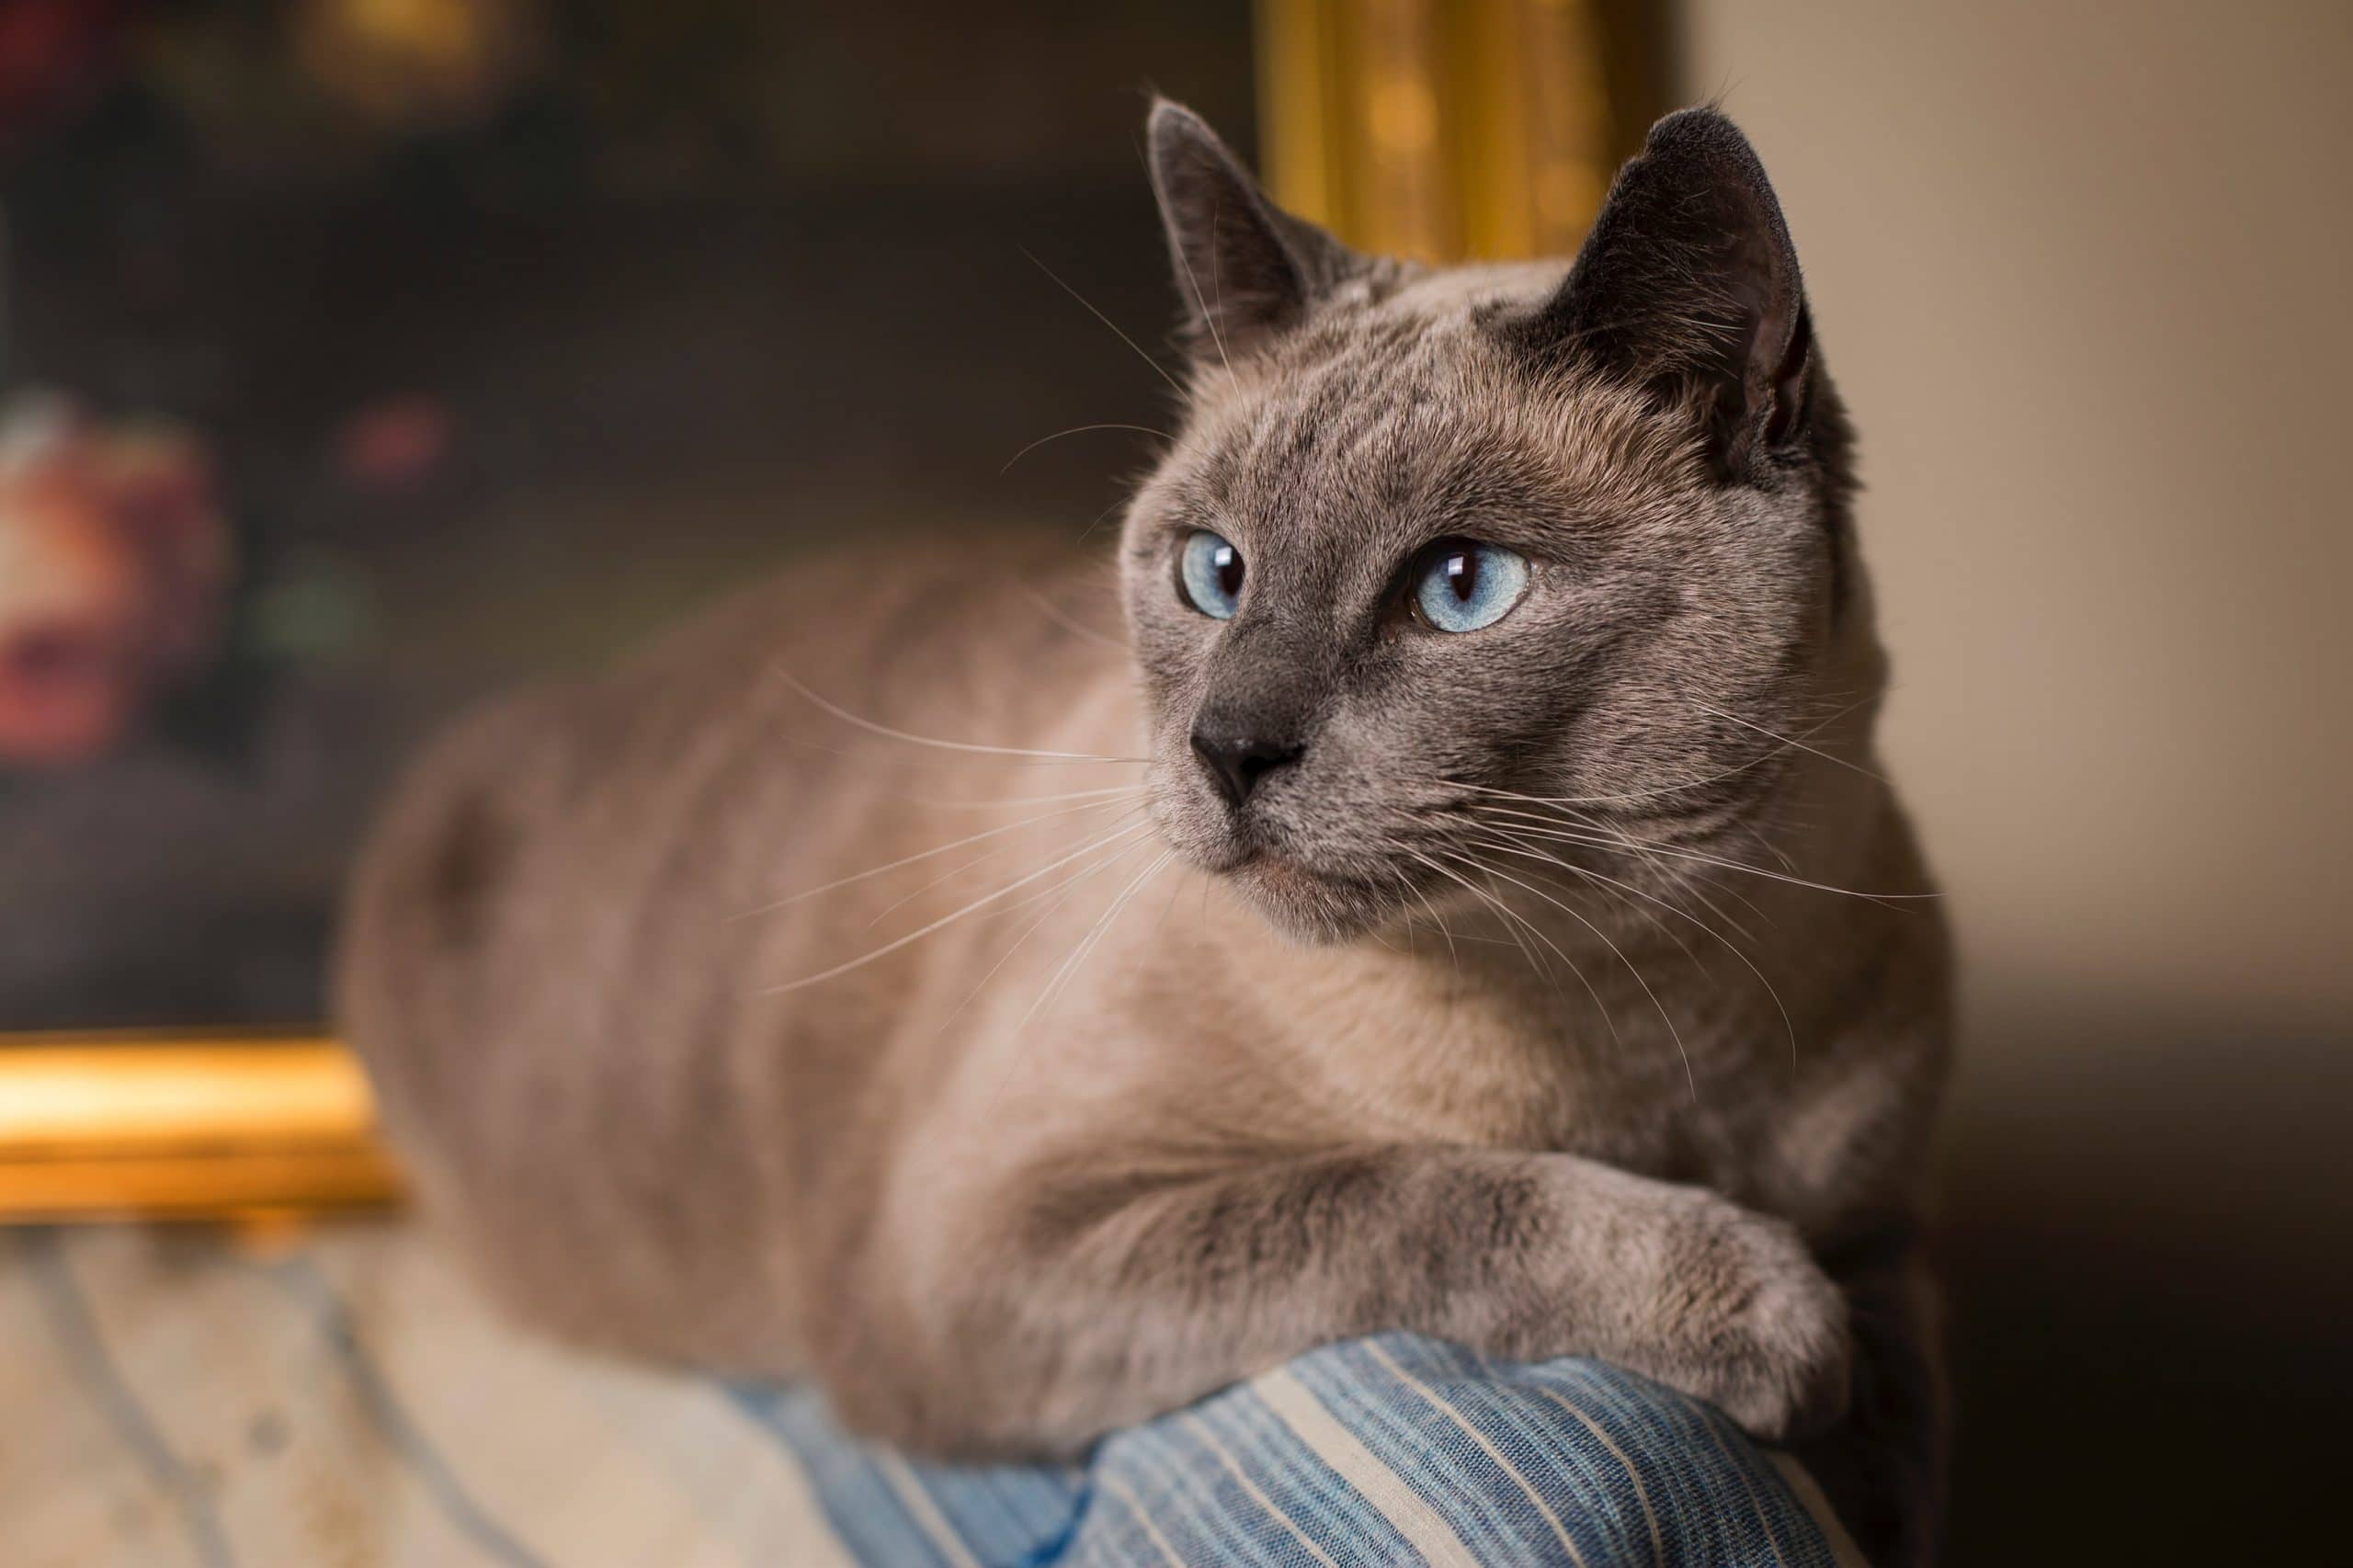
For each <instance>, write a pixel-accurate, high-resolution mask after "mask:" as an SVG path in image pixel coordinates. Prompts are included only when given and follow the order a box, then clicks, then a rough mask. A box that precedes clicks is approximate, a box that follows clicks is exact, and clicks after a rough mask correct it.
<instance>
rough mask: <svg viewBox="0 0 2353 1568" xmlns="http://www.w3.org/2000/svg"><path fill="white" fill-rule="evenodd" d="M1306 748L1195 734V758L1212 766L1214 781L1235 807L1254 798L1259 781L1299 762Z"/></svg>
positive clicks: (1248, 739)
mask: <svg viewBox="0 0 2353 1568" xmlns="http://www.w3.org/2000/svg"><path fill="white" fill-rule="evenodd" d="M1306 749H1307V748H1305V747H1304V746H1301V745H1297V744H1293V743H1291V742H1289V741H1267V740H1259V739H1256V738H1253V737H1248V736H1245V737H1241V738H1238V739H1227V738H1223V737H1221V736H1215V735H1211V734H1206V733H1203V732H1201V731H1199V730H1196V731H1194V732H1193V755H1194V756H1198V757H1199V758H1200V759H1201V760H1202V761H1203V762H1204V763H1206V764H1208V765H1209V770H1210V777H1211V778H1214V779H1216V780H1217V782H1218V787H1219V788H1220V789H1222V790H1224V791H1225V798H1226V799H1227V800H1229V801H1233V803H1234V804H1235V805H1237V806H1238V805H1240V804H1241V803H1242V802H1243V801H1246V800H1248V799H1249V798H1250V791H1251V790H1252V789H1253V788H1255V787H1256V784H1257V782H1258V780H1259V779H1261V778H1265V777H1266V776H1267V774H1269V773H1272V772H1273V771H1274V770H1275V769H1276V768H1278V767H1283V766H1284V765H1286V764H1288V763H1293V762H1297V761H1298V760H1299V754H1300V753H1301V752H1302V751H1304V750H1306Z"/></svg>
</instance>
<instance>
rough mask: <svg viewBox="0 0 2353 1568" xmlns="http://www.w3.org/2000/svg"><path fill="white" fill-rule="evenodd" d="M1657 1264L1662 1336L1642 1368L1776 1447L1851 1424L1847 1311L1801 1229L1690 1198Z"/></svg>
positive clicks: (1706, 1198)
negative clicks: (1842, 1421)
mask: <svg viewBox="0 0 2353 1568" xmlns="http://www.w3.org/2000/svg"><path fill="white" fill-rule="evenodd" d="M1660 1261H1661V1262H1662V1264H1663V1266H1664V1267H1663V1269H1662V1276H1663V1277H1662V1278H1661V1279H1660V1280H1659V1281H1658V1287H1657V1289H1658V1299H1657V1308H1658V1315H1657V1317H1656V1318H1655V1319H1654V1335H1653V1336H1652V1338H1651V1343H1650V1344H1649V1345H1648V1346H1645V1347H1644V1350H1645V1351H1646V1352H1647V1354H1639V1355H1637V1357H1636V1358H1634V1361H1635V1364H1636V1366H1637V1369H1639V1370H1643V1371H1646V1372H1648V1373H1649V1374H1650V1375H1652V1376H1654V1377H1656V1378H1658V1379H1659V1380H1660V1381H1663V1382H1665V1383H1668V1384H1671V1385H1673V1386H1674V1387H1676V1388H1679V1389H1681V1390H1683V1391H1684V1392H1687V1393H1689V1394H1693V1395H1695V1396H1697V1397H1699V1398H1700V1399H1704V1400H1706V1401H1707V1402H1708V1403H1711V1404H1713V1405H1715V1406H1716V1407H1717V1408H1718V1409H1720V1410H1722V1411H1723V1413H1724V1414H1725V1415H1729V1416H1731V1417H1732V1418H1733V1420H1734V1421H1736V1422H1738V1423H1739V1424H1740V1425H1741V1426H1742V1427H1743V1428H1744V1429H1745V1430H1746V1431H1747V1432H1749V1433H1750V1434H1751V1435H1752V1436H1755V1437H1760V1438H1763V1439H1766V1440H1768V1441H1773V1442H1779V1441H1783V1440H1786V1439H1789V1438H1792V1437H1801V1436H1804V1435H1806V1434H1809V1433H1813V1432H1818V1431H1820V1430H1822V1429H1823V1428H1824V1427H1826V1426H1831V1425H1832V1424H1834V1423H1835V1422H1836V1421H1837V1420H1838V1419H1839V1418H1840V1417H1841V1416H1843V1415H1845V1414H1846V1412H1847V1397H1848V1377H1849V1373H1850V1369H1851V1363H1852V1358H1853V1341H1852V1339H1851V1337H1850V1336H1849V1334H1848V1331H1847V1300H1846V1297H1845V1296H1844V1294H1842V1293H1841V1292H1840V1290H1839V1289H1838V1287H1837V1286H1836V1285H1834V1284H1832V1283H1831V1281H1830V1278H1829V1276H1827V1275H1825V1274H1824V1273H1823V1271H1822V1269H1821V1267H1820V1266H1819V1265H1817V1264H1816V1263H1815V1262H1814V1261H1813V1256H1812V1255H1811V1254H1810V1253H1809V1252H1808V1251H1807V1250H1806V1246H1805V1243H1804V1242H1803V1241H1802V1240H1801V1239H1800V1238H1799V1236H1798V1233H1797V1232H1796V1231H1795V1230H1793V1229H1791V1228H1790V1226H1789V1225H1787V1224H1785V1223H1784V1222H1782V1221H1779V1220H1775V1219H1771V1218H1768V1217H1767V1216H1765V1215H1762V1214H1756V1213H1752V1212H1751V1211H1749V1210H1745V1209H1742V1208H1739V1207H1738V1206H1736V1205H1734V1204H1732V1203H1728V1202H1725V1201H1724V1200H1723V1199H1720V1198H1716V1197H1714V1196H1712V1195H1709V1194H1693V1195H1692V1200H1691V1201H1690V1203H1689V1205H1688V1207H1687V1208H1685V1209H1684V1210H1683V1211H1682V1212H1681V1213H1679V1214H1677V1216H1676V1217H1675V1223H1674V1224H1673V1225H1672V1226H1671V1227H1670V1230H1669V1233H1668V1236H1667V1244H1666V1246H1665V1248H1664V1249H1663V1254H1662V1256H1661V1260H1660ZM1643 1361H1648V1362H1649V1363H1650V1365H1648V1366H1643V1365H1641V1363H1642V1362H1643Z"/></svg>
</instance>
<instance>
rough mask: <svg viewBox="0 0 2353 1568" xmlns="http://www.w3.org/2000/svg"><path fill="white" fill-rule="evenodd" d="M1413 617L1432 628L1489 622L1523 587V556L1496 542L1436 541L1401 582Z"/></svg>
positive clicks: (1504, 610) (1506, 610)
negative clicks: (1407, 580)
mask: <svg viewBox="0 0 2353 1568" xmlns="http://www.w3.org/2000/svg"><path fill="white" fill-rule="evenodd" d="M1406 592H1407V595H1408V600H1407V602H1408V603H1409V604H1411V605H1412V607H1413V610H1414V615H1415V619H1418V620H1420V621H1421V623H1422V624H1423V625H1425V626H1427V627H1429V628H1431V629H1432V630H1434V631H1478V630H1479V629H1480V628H1481V627H1483V626H1493V625H1494V624H1495V622H1497V621H1498V620H1501V619H1503V618H1504V617H1505V615H1506V614H1507V613H1509V611H1510V609H1511V607H1512V606H1514V605H1516V604H1518V602H1519V601H1520V599H1521V597H1523V596H1524V595H1526V594H1527V592H1528V558H1527V557H1526V556H1524V555H1522V554H1520V553H1519V552H1518V551H1516V550H1506V549H1505V548H1504V547H1503V546H1502V545H1499V544H1482V543H1480V542H1479V541H1478V540H1468V539H1447V540H1438V543H1436V544H1434V545H1432V546H1431V547H1430V548H1429V549H1428V550H1427V551H1423V552H1422V558H1421V564H1420V566H1419V567H1418V569H1417V570H1416V571H1415V575H1414V579H1413V581H1412V583H1411V584H1410V585H1408V587H1407V590H1406Z"/></svg>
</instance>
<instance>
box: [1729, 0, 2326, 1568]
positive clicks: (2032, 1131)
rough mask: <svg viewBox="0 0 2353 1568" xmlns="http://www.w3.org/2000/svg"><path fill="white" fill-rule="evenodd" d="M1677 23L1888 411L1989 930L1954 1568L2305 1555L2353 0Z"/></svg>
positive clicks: (1948, 839)
mask: <svg viewBox="0 0 2353 1568" xmlns="http://www.w3.org/2000/svg"><path fill="white" fill-rule="evenodd" d="M1683 20H1684V25H1685V38H1684V42H1685V46H1686V59H1687V61H1688V74H1687V77H1686V82H1685V92H1686V96H1687V97H1692V98H1699V97H1710V96H1719V97H1722V101H1723V103H1724V105H1725V107H1726V108H1728V109H1729V110H1730V111H1731V112H1732V114H1733V116H1734V117H1735V118H1736V119H1739V120H1740V121H1741V123H1742V124H1743V125H1745V127H1746V128H1747V129H1748V131H1749V132H1750V134H1751V135H1752V136H1753V137H1754V138H1755V139H1756V143H1757V145H1758V148H1759V150H1760V151H1761V152H1762V153H1763V155H1764V158H1765V162H1766V165H1767V166H1768V168H1769V169H1770V170H1771V171H1772V174H1773V177H1774V179H1775V181H1776V183H1777V184H1778V185H1779V188H1780V191H1781V195H1782V199H1783V201H1784V203H1785V205H1786V206H1787V208H1788V210H1789V215H1790V227H1791V229H1792V230H1793V232H1794V233H1795V235H1796V238H1797V244H1798V251H1799V255H1800V256H1801V258H1802V261H1803V263H1804V266H1805V270H1806V276H1807V280H1808V282H1809V284H1810V285H1811V287H1812V290H1813V300H1814V306H1815V310H1816V312H1817V319H1818V324H1819V327H1820V332H1821V336H1822V341H1823V343H1824V347H1825V349H1826V351H1827V354H1828V358H1829V363H1830V365H1831V367H1832V369H1834V371H1835V372H1836V375H1837V378H1838V381H1839V382H1840V384H1841V386H1842V387H1843V389H1844V390H1845V392H1846V394H1847V399H1848V401H1849V403H1851V404H1852V405H1853V407H1854V410H1855V414H1856V417H1857V420H1858V423H1859V426H1860V429H1861V432H1862V457H1863V470H1864V476H1865V479H1866V481H1867V482H1868V483H1869V486H1870V488H1869V492H1868V494H1867V495H1866V497H1865V503H1864V508H1863V514H1862V526H1863V530H1864V536H1865V548H1866V551H1867V552H1868V555H1869V557H1870V562H1871V564H1872V567H1873V569H1874V572H1875V574H1876V576H1877V578H1878V582H1879V585H1880V590H1881V610H1882V619H1883V622H1884V627H1885V631H1886V635H1887V638H1888V641H1889V642H1890V644H1891V646H1892V648H1893V653H1894V655H1895V669H1896V682H1897V684H1896V689H1895V692H1894V695H1893V700H1892V703H1891V706H1890V711H1889V720H1888V732H1887V740H1888V751H1889V755H1890V762H1891V765H1892V766H1893V768H1894V769H1895V771H1896V773H1897V775H1898V777H1899V778H1900V781H1901V782H1902V783H1903V785H1904V790H1905V791H1906V793H1907V795H1908V796H1909V798H1910V800H1911V801H1912V802H1913V804H1914V806H1915V810H1916V812H1917V813H1918V815H1919V817H1920V818H1921V821H1922V824H1923V826H1924V829H1925V832H1926V835H1927V841H1928V846H1929V849H1930V852H1931V853H1932V854H1933V855H1934V857H1935V858H1936V860H1937V862H1938V867H1939V869H1941V871H1942V873H1943V876H1944V879H1945V881H1946V884H1947V885H1948V887H1949V889H1950V890H1951V892H1952V894H1953V898H1954V904H1953V908H1954V912H1955V914H1956V915H1957V916H1958V920H1959V925H1960V928H1961V936H1962V957H1963V963H1964V968H1963V971H1962V974H1963V1002H1964V1013H1963V1021H1964V1026H1965V1027H1964V1030H1963V1041H1962V1056H1961V1072H1960V1074H1959V1077H1958V1081H1957V1083H1956V1085H1955V1089H1956V1092H1955V1094H1954V1096H1953V1104H1952V1114H1951V1116H1950V1117H1949V1119H1948V1135H1947V1138H1946V1140H1945V1146H1944V1154H1945V1159H1944V1162H1943V1164H1944V1182H1943V1193H1942V1198H1941V1204H1940V1215H1941V1218H1940V1221H1939V1224H1938V1232H1937V1239H1936V1242H1935V1246H1936V1248H1937V1250H1938V1253H1939V1255H1940V1256H1941V1258H1942V1261H1943V1273H1944V1277H1945V1279H1946V1282H1947V1287H1948V1294H1949V1300H1950V1301H1951V1303H1952V1309H1953V1310H1952V1323H1953V1329H1952V1334H1951V1336H1950V1338H1951V1345H1952V1350H1953V1355H1954V1363H1955V1382H1956V1388H1957V1392H1958V1395H1959V1402H1960V1439H1961V1440H1960V1446H1959V1449H1958V1450H1957V1454H1958V1460H1957V1468H1956V1471H1955V1478H1954V1479H1955V1493H1954V1503H1955V1507H1954V1517H1953V1531H1952V1548H1953V1550H1952V1553H1951V1558H1950V1561H1951V1562H1955V1563H1961V1564H1966V1563H1974V1562H2069V1561H2073V1562H2125V1561H2132V1562H2184V1561H2193V1560H2194V1561H2201V1562H2203V1561H2213V1562H2290V1561H2306V1560H2312V1558H2311V1552H2312V1548H2311V1545H2310V1542H2311V1540H2315V1539H2318V1540H2335V1539H2336V1527H2335V1525H2334V1524H2333V1523H2331V1522H2329V1521H2326V1520H2325V1519H2323V1518H2322V1517H2320V1516H2321V1514H2322V1512H2323V1510H2322V1507H2321V1506H2320V1501H2319V1500H2320V1499H2322V1498H2325V1497H2326V1496H2330V1495H2334V1494H2335V1490H2336V1488H2337V1487H2338V1485H2339V1484H2340V1479H2341V1478H2339V1477H2337V1476H2336V1473H2335V1471H2334V1468H2333V1464H2332V1462H2331V1461H2329V1460H2325V1459H2324V1458H2323V1456H2325V1455H2328V1454H2332V1453H2334V1452H2335V1451H2336V1450H2338V1449H2341V1439H2342V1436H2343V1434H2342V1429H2341V1420H2342V1415H2343V1412H2344V1410H2345V1409H2346V1408H2347V1406H2348V1403H2353V1338H2348V1336H2347V1332H2346V1324H2347V1323H2348V1322H2353V1274H2348V1270H2347V1267H2346V1259H2347V1257H2353V1177H2348V1176H2347V1168H2348V1166H2347V1159H2346V1156H2345V1153H2344V1151H2345V1149H2346V1147H2347V1142H2348V1141H2353V961H2348V960H2353V896H2349V895H2348V882H2349V881H2353V853H2348V847H2347V846H2348V843H2349V842H2353V827H2348V823H2347V818H2348V815H2349V814H2353V722H2348V711H2353V700H2348V694H2347V676H2348V675H2353V635H2349V634H2348V623H2353V615H2348V611H2347V604H2348V599H2349V598H2353V506H2348V505H2347V497H2348V496H2353V6H2347V5H2344V4H2342V3H2338V4H2333V5H2322V4H2313V5H2288V4H2268V5H2237V4H2231V3H2228V0H2213V3H2211V4H2208V5H2202V6H2180V5H2172V4H2165V5H2159V4H2142V3H2137V0H2136V3H2131V4H2121V3H2120V4H2112V5H2092V4H2087V3H2080V0H2058V3H2052V4H2036V3H2033V0H1976V3H1974V4H1958V3H1956V4H1948V5H1927V4H1892V3H1889V0H1686V5H1685V7H1684V17H1683ZM2188 1411H2195V1412H2196V1413H2197V1419H2196V1420H2195V1421H2194V1422H2188V1421H2186V1418H2185V1414H2184V1413H2185V1412H2188ZM2193 1433H2194V1434H2196V1435H2195V1436H2193V1435H2192V1434H2193ZM2153 1499H2154V1500H2156V1503H2155V1506H2152V1500H2153ZM2323 1527H2325V1529H2324V1528H2323ZM2315 1531H2320V1532H2321V1533H2319V1534H2318V1535H2315V1533H2314V1532H2315ZM2323 1554H2324V1555H2325V1551H2324V1553H2323Z"/></svg>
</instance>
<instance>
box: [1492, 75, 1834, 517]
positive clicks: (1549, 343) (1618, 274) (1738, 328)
mask: <svg viewBox="0 0 2353 1568" xmlns="http://www.w3.org/2000/svg"><path fill="white" fill-rule="evenodd" d="M1515 335H1518V336H1520V337H1521V338H1522V340H1523V341H1524V342H1526V343H1527V344H1528V345H1529V347H1531V348H1532V349H1533V350H1535V351H1536V352H1537V353H1539V354H1540V355H1542V356H1544V357H1546V358H1552V359H1566V360H1568V361H1571V362H1574V363H1578V364H1582V365H1586V366H1590V367H1594V368H1597V369H1601V370H1602V371H1603V372H1605V373H1607V374H1610V375H1613V376H1615V377H1617V378H1619V379H1621V380H1627V381H1634V382H1636V383H1638V384H1640V385H1643V386H1644V387H1647V388H1654V389H1657V390H1659V391H1661V392H1665V393H1667V394H1668V395H1677V396H1686V397H1696V398H1697V399H1699V402H1700V404H1701V407H1702V408H1703V410H1704V412H1705V414H1706V416H1707V418H1708V420H1709V423H1710V428H1711V440H1712V442H1713V444H1714V446H1715V450H1716V455H1717V458H1718V460H1719V461H1720V462H1721V464H1722V467H1723V470H1724V472H1727V473H1729V474H1742V473H1745V472H1749V471H1750V470H1751V468H1752V466H1753V465H1754V464H1755V463H1756V462H1757V461H1759V460H1763V459H1767V458H1769V457H1770V456H1771V455H1773V454H1775V453H1777V452H1780V451H1786V450H1789V449H1791V448H1793V447H1794V446H1795V445H1796V444H1797V443H1798V442H1799V441H1800V439H1801V437H1802V436H1803V434H1804V431H1805V426H1806V418H1807V415H1808V412H1809V410H1808V408H1807V395H1806V394H1807V391H1808V387H1809V383H1810V381H1811V376H1812V370H1813V327H1812V324H1811V322H1810V321H1809V319H1808V316H1807V312H1806V303H1805V287H1804V283H1803V281H1802V279H1801V278H1800V277H1799V274H1798V254H1797V250H1796V248H1795V247H1794V246H1792V245H1791V244H1790V231H1789V226H1788V224H1787V223H1785V222H1783V221H1782V218H1781V204H1780V202H1779V200H1777V199H1775V198H1774V195H1773V187H1772V185H1771V183H1770V182H1768V180H1767V179H1766V177H1765V166H1764V165H1762V164H1760V163H1759V162H1757V159H1756V150H1755V149H1754V148H1752V147H1750V146H1749V144H1748V138H1747V137H1745V136H1744V135H1742V134H1741V132H1740V129H1739V127H1737V126H1735V125H1733V122H1732V121H1731V120H1729V119H1725V118H1724V117H1723V116H1722V114H1719V113H1717V112H1716V111H1715V110H1714V109H1709V108H1694V109H1685V110H1683V111H1681V112H1680V113H1677V114H1671V115H1669V116H1667V117H1666V118H1665V119H1662V120H1660V121H1659V122H1658V123H1657V124H1656V125H1654V126H1653V127H1652V128H1651V133H1650V137H1649V139H1648V140H1647V142H1645V143H1644V144H1643V151H1642V153H1640V155H1638V156H1637V157H1635V158H1633V159H1632V160H1631V161H1630V162H1628V164H1627V165H1626V166H1625V167H1624V168H1622V169H1620V171H1619V172H1618V178H1617V181H1616V183H1615V184H1613V185H1612V186H1611V187H1610V189H1609V198H1608V200H1607V201H1605V202H1604V203H1603V204H1602V208H1601V214H1600V216H1599V217H1597V218H1596V219H1595V220H1594V224H1593V230H1592V232H1591V233H1589V234H1587V235H1586V242H1585V247H1584V249H1583V250H1581V251H1579V252H1578V253H1577V259H1576V266H1575V267H1574V268H1573V269H1572V270H1571V271H1570V273H1569V278H1568V281H1567V282H1566V283H1564V284H1563V285H1562V287H1561V289H1560V290H1559V291H1558V292H1557V293H1555V294H1554V295H1553V296H1552V299H1551V300H1550V301H1547V302H1546V303H1545V305H1544V306H1543V307H1542V308H1541V309H1540V311H1539V312H1537V313H1536V314H1535V315H1534V316H1533V317H1531V318H1529V319H1528V320H1526V321H1523V322H1522V323H1520V324H1518V327H1517V329H1516V334H1515Z"/></svg>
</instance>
